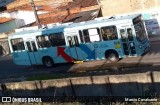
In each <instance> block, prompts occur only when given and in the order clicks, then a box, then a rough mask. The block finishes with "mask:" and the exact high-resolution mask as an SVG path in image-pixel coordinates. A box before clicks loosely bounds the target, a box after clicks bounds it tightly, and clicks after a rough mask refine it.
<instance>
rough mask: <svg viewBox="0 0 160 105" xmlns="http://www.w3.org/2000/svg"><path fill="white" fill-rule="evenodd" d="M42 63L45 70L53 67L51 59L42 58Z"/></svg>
mask: <svg viewBox="0 0 160 105" xmlns="http://www.w3.org/2000/svg"><path fill="white" fill-rule="evenodd" d="M42 61H43V65H44V66H45V67H47V68H51V67H53V65H54V61H53V59H52V58H51V57H44V58H43V60H42Z"/></svg>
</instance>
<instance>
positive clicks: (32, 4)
mask: <svg viewBox="0 0 160 105" xmlns="http://www.w3.org/2000/svg"><path fill="white" fill-rule="evenodd" d="M29 2H30V3H31V6H32V10H33V12H34V15H35V18H36V23H37V25H38V28H42V25H41V24H40V22H39V19H38V15H37V11H36V9H35V5H34V1H33V0H29Z"/></svg>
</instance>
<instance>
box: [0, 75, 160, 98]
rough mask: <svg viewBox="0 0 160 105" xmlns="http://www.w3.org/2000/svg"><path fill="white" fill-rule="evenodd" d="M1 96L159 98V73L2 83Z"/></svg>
mask: <svg viewBox="0 0 160 105" xmlns="http://www.w3.org/2000/svg"><path fill="white" fill-rule="evenodd" d="M0 86H1V87H0V94H1V95H2V96H149V95H153V94H157V95H160V90H159V88H160V72H147V73H138V74H125V75H109V76H107V75H104V76H88V77H78V78H66V79H55V80H42V81H30V82H29V81H25V82H15V83H2V84H1V85H0Z"/></svg>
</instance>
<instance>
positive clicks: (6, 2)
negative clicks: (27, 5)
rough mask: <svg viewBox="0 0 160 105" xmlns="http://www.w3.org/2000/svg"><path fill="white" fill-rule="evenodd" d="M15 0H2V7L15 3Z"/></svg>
mask: <svg viewBox="0 0 160 105" xmlns="http://www.w3.org/2000/svg"><path fill="white" fill-rule="evenodd" d="M13 1H14V0H0V7H1V6H6V5H7V4H9V3H11V2H13Z"/></svg>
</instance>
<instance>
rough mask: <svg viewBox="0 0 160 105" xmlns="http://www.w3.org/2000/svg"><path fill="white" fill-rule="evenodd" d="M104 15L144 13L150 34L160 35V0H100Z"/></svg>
mask: <svg viewBox="0 0 160 105" xmlns="http://www.w3.org/2000/svg"><path fill="white" fill-rule="evenodd" d="M100 5H101V9H102V15H103V16H113V15H119V14H132V13H142V14H143V17H144V19H145V21H146V26H147V31H148V33H149V36H153V35H160V0H118V1H117V0H100Z"/></svg>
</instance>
